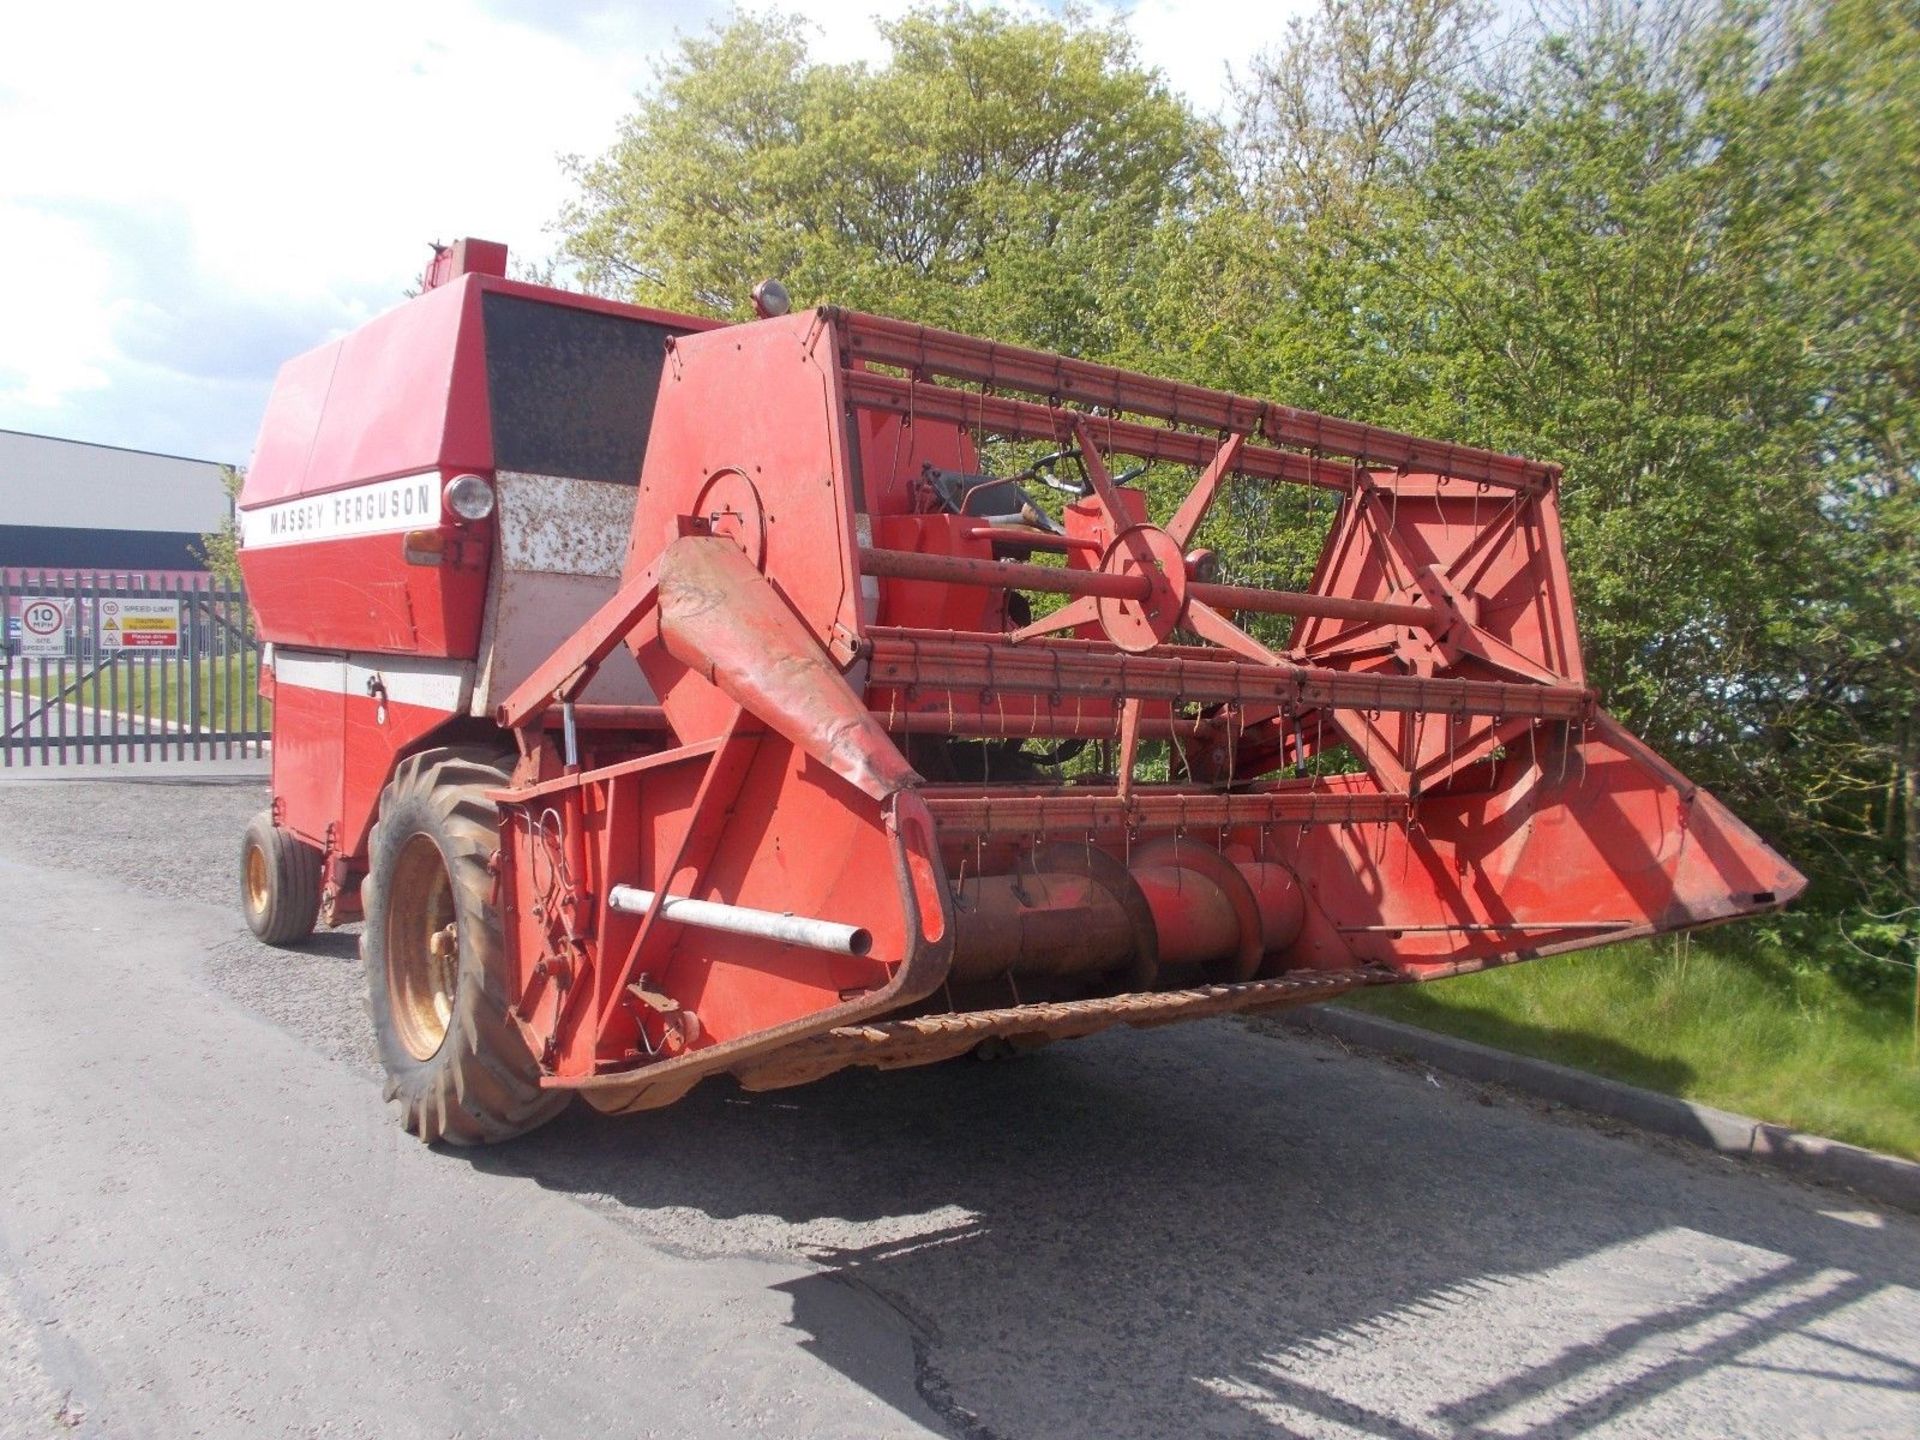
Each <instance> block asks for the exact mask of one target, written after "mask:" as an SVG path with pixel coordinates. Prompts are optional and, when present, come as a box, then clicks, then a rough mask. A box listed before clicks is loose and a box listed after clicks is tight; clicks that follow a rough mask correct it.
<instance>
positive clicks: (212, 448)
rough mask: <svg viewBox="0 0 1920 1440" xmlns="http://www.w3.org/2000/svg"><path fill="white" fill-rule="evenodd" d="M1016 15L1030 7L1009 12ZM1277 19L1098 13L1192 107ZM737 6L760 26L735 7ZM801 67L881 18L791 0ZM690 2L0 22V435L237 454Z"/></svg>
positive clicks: (861, 43) (870, 2)
mask: <svg viewBox="0 0 1920 1440" xmlns="http://www.w3.org/2000/svg"><path fill="white" fill-rule="evenodd" d="M1022 3H1023V6H1024V8H1036V9H1037V8H1040V7H1036V6H1033V5H1032V3H1031V0H1022ZM1298 3H1304V0H1288V3H1287V4H1284V5H1281V6H1273V7H1267V8H1265V9H1259V10H1252V9H1243V8H1242V7H1239V6H1226V5H1209V4H1203V3H1199V0H1139V3H1136V4H1133V5H1131V6H1125V7H1123V6H1120V5H1114V4H1108V3H1105V0H1102V3H1098V4H1095V5H1094V6H1093V7H1092V9H1093V11H1094V13H1095V14H1096V16H1112V15H1115V14H1121V13H1125V12H1127V11H1130V12H1131V17H1132V18H1131V21H1130V23H1131V24H1132V26H1133V29H1134V32H1135V33H1136V35H1138V36H1139V38H1140V42H1141V45H1140V50H1141V54H1142V57H1143V58H1144V59H1145V60H1147V61H1148V62H1149V63H1152V64H1155V65H1158V66H1160V67H1161V68H1162V69H1163V70H1164V71H1165V72H1166V74H1167V76H1168V78H1169V80H1170V82H1171V83H1172V84H1173V85H1174V86H1175V87H1176V88H1178V89H1180V90H1182V91H1184V92H1185V93H1187V94H1188V95H1189V96H1190V97H1191V98H1192V99H1193V101H1194V103H1195V104H1196V106H1198V107H1199V108H1201V109H1203V110H1212V109H1214V108H1216V107H1217V106H1218V105H1219V103H1220V102H1221V100H1222V98H1223V96H1224V84H1223V81H1224V74H1225V70H1224V62H1225V61H1226V60H1227V59H1229V58H1234V59H1239V58H1242V57H1244V55H1245V54H1246V53H1247V51H1248V50H1249V48H1251V47H1257V46H1258V45H1259V44H1261V43H1265V42H1266V41H1267V40H1268V39H1270V38H1273V37H1277V35H1278V33H1279V29H1280V19H1279V18H1278V17H1281V16H1283V15H1284V14H1285V13H1287V11H1288V10H1290V9H1291V8H1294V6H1295V5H1296V4H1298ZM752 8H764V7H761V6H754V7H752ZM785 8H788V9H790V10H796V11H798V12H799V13H801V14H803V15H804V16H806V17H807V18H808V19H809V20H811V21H813V22H814V23H815V24H816V25H817V26H818V27H819V32H820V33H819V36H818V38H817V40H816V41H815V43H814V45H813V47H812V48H813V51H814V53H815V54H816V55H817V56H819V57H820V58H823V59H835V60H846V59H864V60H868V61H879V60H883V59H884V58H885V53H886V52H885V46H884V43H883V42H882V41H881V40H880V37H879V35H878V32H877V30H876V29H875V27H874V23H873V18H874V17H875V16H876V15H877V16H882V17H894V16H897V15H899V14H901V13H903V12H904V11H905V10H907V9H908V8H909V3H908V0H853V3H850V4H843V3H829V0H799V3H797V4H790V5H788V6H787V7H785ZM726 13H727V7H726V6H724V5H723V4H721V3H717V0H695V3H686V0H680V3H632V0H628V3H620V0H558V3H547V4H522V3H515V0H432V3H427V0H335V3H333V4H331V5H329V6H326V7H323V8H314V7H305V8H302V7H296V6H280V5H263V4H259V3H257V0H252V3H234V0H199V3H194V0H188V3H176V4H171V5H154V4H152V3H150V0H116V3H106V4H99V3H96V4H88V5H67V6H57V5H38V6H15V7H13V8H12V9H11V10H10V12H9V16H8V20H7V24H6V43H5V45H4V46H0V287H3V288H0V315H4V323H0V427H8V428H18V429H39V430H45V431H48V432H50V433H59V434H69V435H74V436H76V437H78V438H82V439H90V440H99V441H104V442H109V443H114V444H122V445H129V446H135V447H142V448H158V449H175V450H184V451H185V452H187V453H192V454H203V455H206V456H209V457H210V458H217V459H234V458H244V457H245V455H246V453H247V452H248V449H249V448H250V445H251V438H252V429H253V426H254V424H255V423H256V422H257V417H258V414H259V410H260V406H261V404H262V402H263V401H264V397H265V391H266V386H267V384H268V382H269V381H270V379H271V376H272V372H273V370H274V368H275V366H276V362H277V360H278V359H282V358H285V357H286V356H287V355H290V354H292V353H295V352H297V351H298V350H300V349H304V348H306V347H308V346H311V345H313V344H318V343H320V342H322V341H324V340H326V339H328V338H330V336H331V335H334V334H337V333H340V332H342V331H344V330H346V329H348V328H351V327H352V326H353V325H355V324H358V323H359V322H360V321H362V320H363V319H365V318H366V317H367V316H369V315H371V314H374V313H377V312H378V311H379V310H381V309H384V308H386V307H387V306H388V305H390V304H392V303H394V302H396V301H397V300H398V299H399V297H400V295H401V292H402V291H403V289H404V288H405V287H406V286H407V285H408V284H410V283H411V282H412V281H413V279H414V278H415V277H416V276H417V275H418V273H419V271H420V268H421V266H422V264H423V262H424V260H425V259H426V255H427V250H426V242H428V241H429V240H432V239H436V238H451V237H452V236H454V235H459V234H469V235H484V236H489V237H493V238H499V239H505V240H507V241H508V242H509V243H510V244H511V245H513V246H514V248H515V250H516V252H517V253H519V254H521V255H523V256H525V257H527V258H537V257H539V256H541V255H543V254H545V253H547V252H548V251H549V250H550V249H551V245H552V239H551V236H550V235H549V234H548V232H547V228H546V227H547V226H548V225H549V224H550V223H551V222H552V220H553V219H554V217H555V215H556V214H557V212H558V210H559V208H560V206H561V204H562V203H563V202H564V201H565V199H566V198H567V193H568V187H567V183H566V180H565V178H564V176H563V175H562V174H561V172H560V168H559V164H558V159H559V157H560V156H561V155H563V154H567V153H585V154H591V153H594V152H597V151H599V150H601V149H604V148H605V147H606V146H607V145H608V144H609V143H610V142H611V141H612V139H613V137H614V134H615V129H616V126H617V124H618V122H619V120H620V118H621V116H623V115H624V114H625V113H626V112H627V111H628V109H629V108H630V106H631V103H632V95H633V92H634V91H635V89H637V88H638V87H640V86H642V85H644V84H645V83H646V81H647V79H648V77H649V74H650V62H651V60H652V59H653V58H654V57H655V56H657V55H659V54H661V53H662V52H663V51H665V50H666V49H668V48H669V47H670V46H671V44H672V41H673V37H674V34H675V32H676V30H679V31H685V30H699V29H702V28H704V27H705V26H706V25H707V24H708V23H709V22H710V21H711V20H713V19H715V18H723V17H724V15H725V14H726Z"/></svg>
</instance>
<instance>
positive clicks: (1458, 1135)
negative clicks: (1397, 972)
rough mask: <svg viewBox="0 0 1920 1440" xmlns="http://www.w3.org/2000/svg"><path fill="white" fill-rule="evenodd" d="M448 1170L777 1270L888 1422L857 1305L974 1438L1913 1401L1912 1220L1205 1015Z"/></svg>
mask: <svg viewBox="0 0 1920 1440" xmlns="http://www.w3.org/2000/svg"><path fill="white" fill-rule="evenodd" d="M472 1160H473V1163H475V1164H476V1165H479V1166H480V1167H482V1168H484V1169H488V1170H498V1171H501V1172H506V1173H514V1174H520V1175H525V1176H528V1177H530V1178H532V1179H534V1180H535V1181H537V1182H538V1183H540V1184H542V1185H544V1186H548V1187H550V1188H553V1189H556V1190H563V1191H567V1192H570V1193H574V1194H578V1195H582V1196H584V1197H588V1198H589V1199H591V1200H592V1201H593V1202H594V1203H597V1204H599V1205H600V1206H601V1207H602V1208H603V1209H606V1210H607V1211H608V1212H609V1213H611V1214H613V1215H614V1216H615V1217H616V1218H617V1219H619V1220H621V1221H622V1222H623V1223H626V1224H630V1225H634V1226H636V1227H638V1228H639V1229H641V1230H643V1231H644V1232H646V1233H648V1234H649V1235H650V1236H651V1237H652V1238H654V1239H655V1240H656V1241H657V1242H658V1243H661V1244H663V1245H668V1246H677V1245H684V1246H688V1247H690V1248H693V1249H695V1250H698V1249H700V1248H701V1247H702V1246H712V1245H714V1244H716V1243H719V1244H721V1245H724V1246H726V1247H728V1248H732V1249H738V1250H755V1249H764V1250H767V1251H770V1252H772V1251H780V1250H791V1249H793V1248H799V1249H801V1250H803V1251H804V1252H806V1253H807V1254H808V1255H810V1256H811V1257H812V1258H813V1259H814V1260H815V1261H816V1262H817V1263H818V1264H819V1265H820V1266H821V1269H820V1270H819V1271H818V1272H817V1273H814V1274H810V1275H808V1276H806V1277H804V1278H802V1279H799V1280H796V1281H793V1282H791V1283H789V1284H787V1285H786V1286H784V1287H783V1288H784V1289H786V1290H787V1291H788V1293H789V1294H790V1295H791V1297H792V1304H793V1319H792V1322H791V1323H792V1324H793V1325H794V1327H795V1328H796V1329H798V1330H799V1331H801V1332H802V1333H803V1335H804V1336H805V1337H806V1338H805V1341H804V1343H805V1344H806V1345H807V1346H808V1347H809V1348H810V1349H811V1350H813V1351H814V1353H816V1354H817V1355H819V1356H820V1357H821V1358H822V1359H823V1360H824V1361H826V1362H827V1363H829V1364H831V1365H833V1366H835V1367H836V1368H837V1369H840V1370H841V1371H843V1372H844V1373H846V1374H847V1375H849V1376H850V1377H851V1378H853V1379H855V1380H856V1381H858V1382H860V1383H862V1384H863V1385H865V1386H866V1387H867V1388H868V1389H869V1390H871V1391H873V1392H874V1393H875V1394H876V1395H877V1396H878V1397H879V1398H881V1399H883V1400H885V1401H886V1402H888V1403H890V1404H893V1405H895V1406H896V1407H899V1408H901V1409H903V1410H907V1411H909V1413H912V1405H911V1401H912V1397H910V1396H902V1395H901V1394H899V1393H898V1391H899V1390H900V1388H901V1385H900V1381H899V1379H898V1377H897V1376H895V1375H892V1374H890V1373H888V1372H887V1371H886V1370H885V1369H884V1367H878V1366H876V1365H875V1364H874V1363H873V1362H872V1360H871V1358H870V1357H865V1356H862V1355H860V1354H854V1353H848V1351H847V1347H846V1346H844V1345H842V1344H840V1343H839V1340H838V1337H837V1335H836V1333H835V1323H834V1320H833V1317H834V1316H836V1315H838V1316H844V1315H845V1314H846V1303H845V1302H846V1287H848V1286H853V1287H856V1288H858V1289H859V1290H861V1291H864V1292H865V1293H866V1294H867V1295H868V1296H869V1297H872V1298H874V1299H876V1300H877V1302H879V1303H884V1304H885V1305H887V1306H889V1307H890V1308H891V1309H892V1310H893V1311H895V1312H896V1313H897V1314H898V1315H899V1316H900V1317H901V1323H902V1324H903V1325H905V1326H906V1327H908V1328H909V1329H910V1331H911V1333H912V1336H913V1339H914V1342H915V1348H916V1351H917V1353H918V1354H919V1355H920V1357H921V1365H920V1372H919V1374H918V1376H917V1390H918V1394H919V1397H920V1398H921V1399H922V1400H923V1401H925V1402H926V1403H927V1404H928V1405H931V1406H932V1407H933V1408H934V1410H935V1411H936V1412H938V1413H939V1414H941V1415H942V1416H943V1418H944V1419H945V1420H946V1421H947V1423H948V1424H949V1425H950V1426H951V1427H952V1428H953V1429H954V1430H955V1431H956V1433H961V1434H967V1435H972V1436H1002V1437H1012V1436H1027V1435H1049V1436H1051V1435H1088V1436H1095V1435H1097V1436H1116V1437H1117V1436H1126V1435H1155V1436H1163V1435H1195V1434H1201V1435H1241V1434H1247V1435H1272V1434H1276V1433H1295V1432H1298V1431H1301V1430H1306V1431H1310V1432H1312V1433H1328V1432H1332V1433H1357V1434H1361V1435H1371V1436H1380V1437H1388V1440H1399V1437H1406V1440H1413V1437H1421V1440H1426V1437H1433V1436H1460V1435H1479V1434H1494V1433H1498V1434H1502V1435H1571V1434H1580V1433H1584V1432H1586V1431H1587V1430H1590V1429H1592V1428H1594V1427H1595V1426H1596V1425H1598V1424H1599V1423H1600V1422H1601V1421H1603V1420H1607V1419H1610V1418H1615V1417H1618V1416H1620V1415H1622V1414H1623V1413H1628V1412H1634V1411H1636V1410H1645V1409H1647V1408H1649V1407H1659V1406H1660V1405H1661V1404H1662V1403H1663V1402H1664V1401H1665V1400H1667V1399H1668V1398H1669V1397H1671V1396H1672V1394H1673V1392H1675V1391H1676V1390H1677V1389H1678V1388H1679V1387H1681V1386H1683V1385H1688V1386H1705V1387H1706V1388H1707V1396H1708V1397H1710V1396H1711V1395H1713V1394H1717V1393H1718V1392H1719V1390H1720V1389H1722V1388H1724V1389H1725V1390H1726V1392H1727V1394H1728V1396H1729V1400H1728V1402H1727V1403H1728V1404H1729V1405H1732V1406H1733V1407H1734V1410H1732V1411H1726V1410H1722V1411H1721V1412H1720V1413H1721V1414H1722V1416H1723V1418H1729V1417H1730V1416H1731V1415H1732V1414H1734V1413H1738V1407H1739V1406H1741V1405H1753V1404H1756V1403H1760V1400H1761V1399H1762V1398H1763V1397H1764V1395H1765V1393H1766V1388H1767V1385H1768V1384H1770V1383H1774V1382H1777V1383H1778V1384H1780V1385H1781V1386H1783V1387H1786V1389H1787V1390H1788V1391H1793V1392H1796V1393H1800V1394H1802V1395H1803V1396H1805V1395H1807V1394H1813V1393H1816V1392H1818V1393H1819V1394H1822V1395H1825V1394H1833V1395H1838V1396H1840V1397H1841V1403H1842V1405H1843V1408H1844V1405H1845V1404H1847V1403H1852V1402H1854V1401H1856V1400H1857V1401H1859V1402H1860V1403H1861V1404H1862V1405H1864V1406H1865V1412H1864V1413H1866V1414H1867V1415H1869V1416H1871V1415H1874V1414H1879V1413H1881V1410H1882V1409H1883V1408H1884V1409H1885V1411H1886V1413H1888V1414H1898V1413H1901V1412H1902V1410H1903V1409H1904V1410H1907V1411H1909V1412H1910V1411H1911V1407H1912V1405H1913V1404H1914V1403H1915V1397H1920V1365H1917V1364H1916V1359H1920V1354H1916V1352H1917V1351H1920V1345H1916V1344H1915V1343H1914V1342H1915V1337H1916V1335H1920V1249H1917V1248H1916V1247H1915V1246H1914V1243H1913V1238H1914V1236H1913V1231H1912V1229H1911V1228H1910V1227H1909V1226H1908V1225H1907V1223H1906V1222H1904V1221H1900V1220H1895V1221H1891V1222H1887V1221H1882V1220H1880V1219H1879V1217H1875V1216H1872V1215H1861V1216H1854V1217H1851V1220H1849V1219H1848V1218H1831V1217H1830V1216H1829V1215H1828V1214H1825V1213H1823V1210H1824V1211H1833V1212H1835V1213H1836V1214H1842V1215H1844V1212H1846V1211H1847V1209H1848V1208H1849V1207H1848V1205H1847V1203H1846V1202H1845V1201H1844V1200H1842V1199H1841V1198H1839V1197H1822V1196H1820V1195H1818V1194H1817V1193H1815V1192H1811V1191H1802V1190H1799V1189H1796V1188H1791V1187H1788V1186H1785V1185H1781V1184H1778V1183H1776V1182H1771V1181H1763V1180H1760V1179H1758V1178H1756V1177H1753V1176H1751V1175H1750V1174H1747V1173H1744V1172H1740V1173H1736V1172H1732V1171H1731V1170H1729V1169H1727V1168H1725V1167H1724V1165H1723V1164H1720V1163H1719V1162H1716V1163H1715V1165H1710V1164H1709V1162H1705V1161H1699V1160H1681V1159H1678V1158H1675V1157H1673V1156H1671V1155H1667V1154H1664V1153H1661V1152H1658V1151H1654V1150H1650V1149H1647V1148H1645V1147H1643V1146H1641V1145H1638V1144H1634V1143H1629V1142H1625V1141H1622V1140H1619V1139H1614V1138H1610V1137H1608V1136H1606V1135H1603V1134H1600V1133H1597V1132H1595V1131H1592V1130H1590V1129H1586V1128H1583V1127H1577V1126H1569V1125H1556V1124H1543V1123H1541V1122H1540V1120H1539V1119H1538V1118H1537V1117H1535V1116H1533V1115H1531V1114H1529V1113H1528V1112H1527V1111H1526V1110H1525V1109H1523V1108H1521V1107H1518V1106H1507V1105H1483V1104H1476V1103H1475V1097H1474V1096H1473V1095H1472V1094H1470V1093H1468V1092H1466V1091H1465V1090H1463V1089H1460V1088H1458V1087H1455V1088H1448V1089H1438V1088H1435V1086H1434V1085H1433V1082H1431V1081H1429V1080H1427V1079H1426V1078H1425V1077H1423V1076H1420V1075H1418V1074H1414V1073H1409V1072H1407V1071H1404V1070H1400V1069H1395V1068H1392V1067H1386V1066H1381V1065H1378V1064H1374V1063H1370V1062H1366V1061H1362V1060H1358V1059H1352V1058H1348V1057H1346V1056H1344V1055H1341V1054H1340V1053H1338V1052H1336V1051H1333V1050H1330V1049H1326V1048H1323V1047H1320V1046H1317V1045H1311V1044H1306V1043H1302V1042H1298V1041H1287V1040H1278V1039H1272V1038H1267V1037H1264V1036H1260V1035H1255V1034H1252V1033H1250V1032H1248V1031H1246V1030H1244V1029H1240V1028H1238V1027H1235V1026H1231V1025H1208V1026H1199V1027H1186V1028H1184V1029H1182V1030H1181V1031H1178V1032H1162V1033H1161V1034H1158V1035H1154V1036H1140V1035H1120V1036H1111V1037H1103V1038H1101V1039H1098V1040H1095V1041H1089V1042H1083V1043H1081V1044H1079V1045H1076V1046H1070V1047H1063V1048H1061V1049H1059V1050H1054V1051H1048V1052H1044V1053H1042V1054H1039V1055H1035V1056H1032V1057H1029V1058H1027V1059H1025V1060H1021V1061H1016V1062H1010V1063H1004V1064H997V1065H986V1064H979V1063H970V1062H961V1063H956V1064H950V1065H945V1066H940V1067H935V1068H932V1069H928V1070H917V1071H908V1072H901V1073H896V1074H891V1075H878V1074H873V1073H862V1072H847V1073H843V1074H841V1075H839V1076H835V1077H833V1078H831V1079H829V1080H827V1081H824V1082H821V1083H820V1084H817V1085H814V1086H811V1087H807V1088H803V1089H798V1090H792V1091H782V1092H776V1093H772V1094H766V1095H748V1094H744V1093H742V1092H739V1091H737V1090H733V1089H728V1088H723V1087H720V1086H710V1087H708V1088H705V1089H703V1090H700V1091H696V1092H695V1094H694V1095H693V1096H691V1097H689V1099H688V1100H686V1101H683V1102H682V1103H681V1104H679V1105H677V1106H675V1107H673V1108H671V1109H669V1110H665V1111H661V1112H659V1113H657V1114H653V1115H648V1116H641V1117H637V1118H635V1119H632V1120H623V1121H608V1120H603V1119H600V1118H599V1117H596V1116H594V1115H593V1114H592V1113H591V1112H590V1111H585V1110H577V1111H575V1112H573V1113H570V1114H569V1115H568V1116H567V1117H565V1118H563V1119H562V1120H561V1121H559V1122H558V1123H556V1124H555V1125H554V1126H552V1127H550V1128H549V1129H548V1130H546V1131H543V1132H541V1133H539V1134H537V1135H535V1136H533V1137H530V1138H529V1139H528V1140H527V1141H525V1142H522V1143H520V1144H518V1145H515V1146H511V1147H507V1148H506V1149H503V1150H497V1151H489V1152H483V1153H481V1154H478V1155H475V1156H473V1157H472ZM1716 1165H1718V1166H1719V1168H1716ZM714 1222H719V1223H718V1225H717V1226H716V1224H715V1223H714ZM1876 1226H1878V1227H1880V1228H1874V1227H1876ZM716 1229H717V1231H718V1234H719V1237H720V1238H719V1240H718V1241H716V1239H715V1232H716ZM1889 1326H1891V1327H1892V1328H1891V1329H1889V1328H1888V1327H1889ZM1901 1334H1904V1335H1905V1337H1906V1338H1905V1341H1904V1342H1902V1341H1900V1340H1899V1339H1897V1337H1898V1336H1899V1335H1901ZM1810 1382H1817V1384H1816V1385H1815V1387H1814V1390H1812V1391H1810V1390H1809V1389H1808V1386H1809V1384H1810ZM1821 1386H1825V1387H1828V1389H1826V1390H1821V1389H1820V1387H1821ZM1704 1398H1706V1397H1703V1396H1701V1395H1694V1396H1692V1398H1690V1399H1689V1400H1688V1401H1687V1402H1685V1405H1684V1408H1685V1410H1686V1411H1687V1412H1688V1413H1689V1414H1694V1415H1696V1416H1697V1414H1698V1412H1699V1409H1700V1406H1701V1404H1702V1403H1703V1399H1704ZM1642 1418H1643V1419H1645V1418H1648V1417H1644V1416H1643V1417H1642ZM1713 1428H1714V1427H1712V1426H1708V1427H1707V1428H1706V1430H1705V1431H1703V1433H1713ZM1794 1428H1796V1427H1793V1426H1791V1425H1790V1426H1788V1430H1789V1431H1791V1430H1792V1429H1794ZM1741 1429H1742V1426H1741V1425H1740V1424H1738V1423H1733V1428H1732V1431H1728V1430H1725V1429H1722V1430H1719V1431H1718V1432H1717V1433H1739V1432H1740V1431H1741ZM1867 1433H1877V1432H1874V1431H1873V1430H1872V1429H1871V1427H1869V1430H1868V1432H1867Z"/></svg>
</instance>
